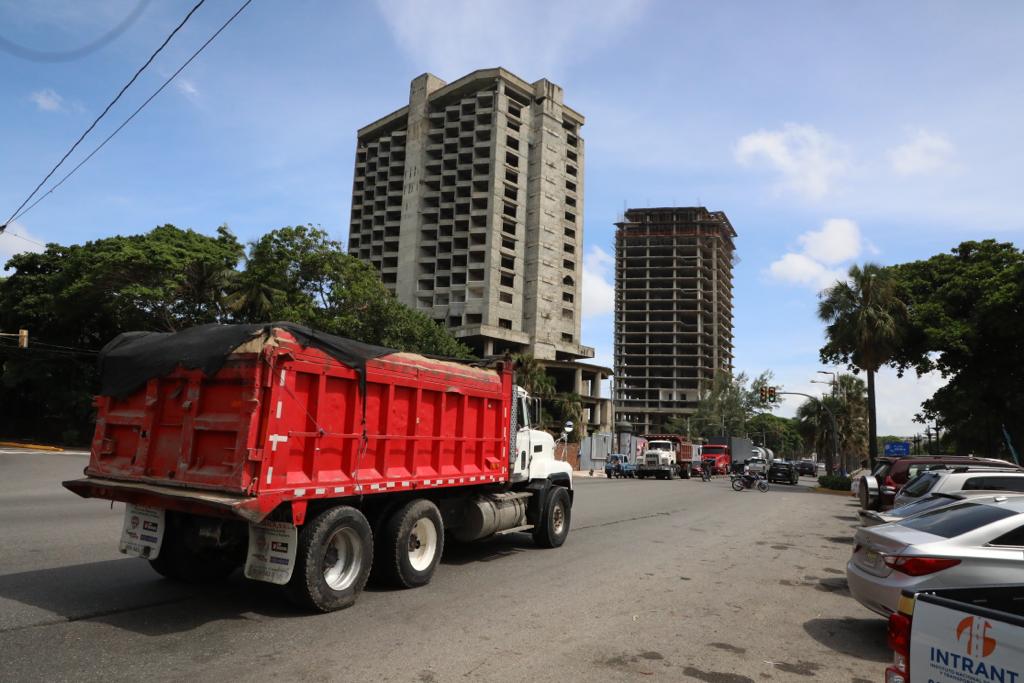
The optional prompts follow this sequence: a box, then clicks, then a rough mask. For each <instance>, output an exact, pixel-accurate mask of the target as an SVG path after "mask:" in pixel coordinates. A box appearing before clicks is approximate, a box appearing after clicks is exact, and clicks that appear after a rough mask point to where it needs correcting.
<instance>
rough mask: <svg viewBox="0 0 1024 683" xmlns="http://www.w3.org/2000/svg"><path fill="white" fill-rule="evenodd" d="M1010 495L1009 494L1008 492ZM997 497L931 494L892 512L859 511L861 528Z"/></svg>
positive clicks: (968, 493)
mask: <svg viewBox="0 0 1024 683" xmlns="http://www.w3.org/2000/svg"><path fill="white" fill-rule="evenodd" d="M1006 493H1007V495H1009V492H1006ZM994 495H996V492H995V491H957V492H956V493H929V494H928V495H926V496H921V497H920V498H915V499H913V500H911V502H909V503H907V504H905V505H900V506H899V507H894V508H893V509H892V510H886V511H885V512H878V511H877V510H857V514H858V515H859V516H860V523H861V526H878V525H879V524H890V523H892V522H898V521H900V520H902V519H906V518H907V517H913V516H914V515H920V514H922V513H925V512H931V511H932V510H938V509H939V508H944V507H946V506H947V505H952V504H953V503H958V502H960V501H962V500H970V499H973V498H991V497H992V496H994Z"/></svg>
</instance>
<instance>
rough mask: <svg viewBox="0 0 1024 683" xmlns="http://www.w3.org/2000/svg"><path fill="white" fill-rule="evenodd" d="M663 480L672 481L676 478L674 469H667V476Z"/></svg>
mask: <svg viewBox="0 0 1024 683" xmlns="http://www.w3.org/2000/svg"><path fill="white" fill-rule="evenodd" d="M665 478H666V479H668V480H669V481H672V480H673V479H675V478H676V468H675V467H669V468H668V474H666V475H665Z"/></svg>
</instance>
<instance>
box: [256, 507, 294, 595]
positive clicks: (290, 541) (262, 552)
mask: <svg viewBox="0 0 1024 683" xmlns="http://www.w3.org/2000/svg"><path fill="white" fill-rule="evenodd" d="M297 544H298V532H297V531H296V529H295V527H294V526H293V525H291V524H289V523H288V522H263V524H250V525H249V554H248V556H247V557H246V558H245V578H247V579H253V580H255V581H266V582H268V583H276V584H278V585H283V584H286V583H288V579H290V578H291V577H292V568H293V567H294V566H295V546H296V545H297Z"/></svg>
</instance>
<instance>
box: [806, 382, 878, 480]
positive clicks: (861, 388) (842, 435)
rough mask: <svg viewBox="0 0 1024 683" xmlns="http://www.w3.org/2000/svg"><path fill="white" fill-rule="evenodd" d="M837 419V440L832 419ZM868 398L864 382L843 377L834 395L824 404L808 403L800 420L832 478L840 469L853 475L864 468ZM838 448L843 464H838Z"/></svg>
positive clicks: (840, 462)
mask: <svg viewBox="0 0 1024 683" xmlns="http://www.w3.org/2000/svg"><path fill="white" fill-rule="evenodd" d="M829 411H831V415H832V416H834V417H835V428H836V430H837V431H836V432H835V434H836V438H835V439H834V438H833V429H832V426H833V423H832V416H830V415H829ZM866 415H867V395H866V387H865V385H864V380H862V379H860V378H859V377H857V376H855V375H850V374H840V375H839V376H838V377H836V384H835V387H834V389H833V392H832V394H831V395H828V396H824V397H822V398H821V399H820V400H819V399H815V400H807V401H804V402H803V403H802V404H801V405H800V407H799V408H797V413H796V417H797V420H798V421H799V429H800V431H801V433H802V434H803V436H804V439H805V440H806V441H807V442H808V443H811V444H813V446H814V450H815V451H817V452H818V454H819V455H824V457H825V468H826V470H827V471H828V472H829V473H830V474H831V473H832V472H833V471H834V469H835V468H836V467H842V468H844V469H845V470H846V471H847V472H852V471H853V470H855V469H857V468H858V467H859V466H860V463H861V461H863V460H864V459H865V455H866V453H867V451H868V436H867V433H868V427H867V420H866ZM836 446H838V449H839V453H838V455H839V461H838V462H836V461H835V460H834V454H835V450H836Z"/></svg>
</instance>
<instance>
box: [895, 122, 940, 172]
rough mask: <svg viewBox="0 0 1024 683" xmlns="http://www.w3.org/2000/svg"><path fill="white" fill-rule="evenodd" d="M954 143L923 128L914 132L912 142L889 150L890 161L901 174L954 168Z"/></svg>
mask: <svg viewBox="0 0 1024 683" xmlns="http://www.w3.org/2000/svg"><path fill="white" fill-rule="evenodd" d="M954 151H955V150H954V148H953V143H951V142H950V141H949V140H947V139H946V138H944V137H942V136H941V135H938V134H935V133H930V132H928V131H926V130H924V129H923V128H921V129H918V130H916V131H914V132H913V135H912V137H911V140H910V142H907V143H906V144H903V145H899V146H898V147H893V148H892V149H890V150H889V152H888V155H889V162H890V163H891V164H892V169H893V171H895V172H896V173H898V174H899V175H903V176H908V175H924V174H928V173H934V172H936V171H943V170H948V169H952V168H953V161H952V157H953V153H954Z"/></svg>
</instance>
